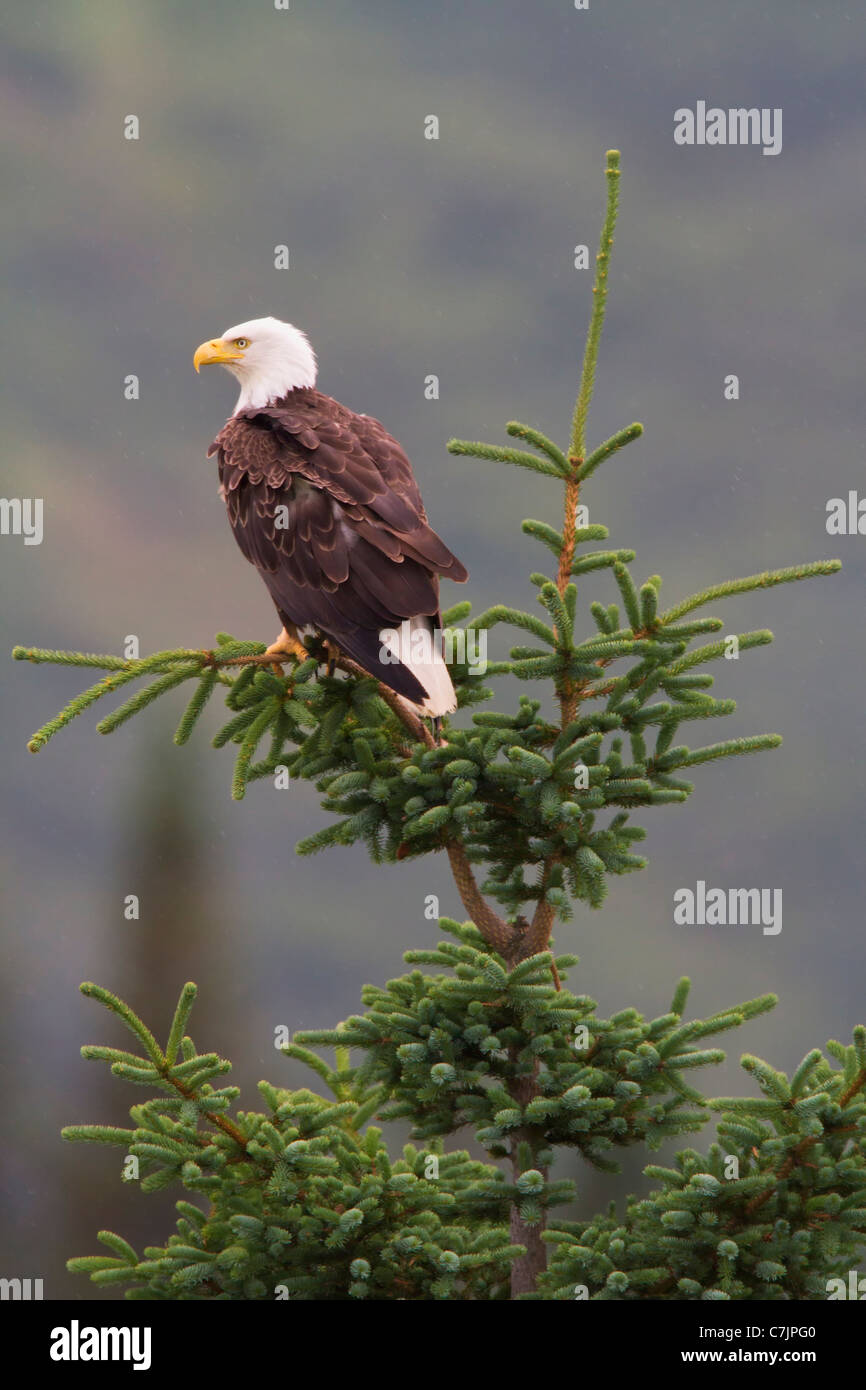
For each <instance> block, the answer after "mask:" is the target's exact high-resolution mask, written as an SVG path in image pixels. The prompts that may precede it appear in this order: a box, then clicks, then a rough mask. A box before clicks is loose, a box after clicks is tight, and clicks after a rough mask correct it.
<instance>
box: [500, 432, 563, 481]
mask: <svg viewBox="0 0 866 1390" xmlns="http://www.w3.org/2000/svg"><path fill="white" fill-rule="evenodd" d="M505 432H506V434H510V435H511V436H512V437H513V438H515V439H525V440H526V442H527V444H534V445H535V448H536V449H540V450H541V451H542V453H545V454H547V456H548V458H550V459H552V460H553V462H554V463H555V464H556V466H557V468H558V469H559V472H560V474H561V475H562V477H563V478H567V477H568V475H569V473H570V472H571V468H570V466H569V462H568V459H567V458H566V457H565V454H564V453H563V452H562V450H561V449H560V447H559V445H558V444H554V442H553V440H552V439H548V437H547V435H546V434H542V433H541V430H536V429H533V428H532V426H531V425H521V424H520V422H519V421H518V420H509V422H508V424H507V425H506V426H505Z"/></svg>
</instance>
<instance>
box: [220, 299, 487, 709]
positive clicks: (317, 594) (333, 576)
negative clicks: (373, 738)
mask: <svg viewBox="0 0 866 1390" xmlns="http://www.w3.org/2000/svg"><path fill="white" fill-rule="evenodd" d="M213 362H217V363H219V364H220V365H222V366H224V367H227V368H228V370H229V371H230V372H231V373H232V374H233V375H234V376H236V377H237V379H238V381H239V382H240V385H241V393H240V396H239V398H238V402H237V405H236V406H235V411H234V414H233V415H232V416H231V417H230V418H229V419H228V420H227V421H226V424H225V425H224V426H223V428H222V429H221V430H220V432H219V434H218V435H217V437H216V439H215V440H214V442H213V444H211V446H210V449H209V450H208V458H210V457H211V456H212V455H213V454H216V455H217V460H218V464H219V479H220V492H221V494H222V496H223V498H224V499H225V503H226V507H227V509H228V515H229V521H230V523H231V527H232V530H233V532H234V535H235V539H236V541H237V543H238V545H239V546H240V548H241V550H242V551H243V553H244V555H245V556H246V557H247V559H248V560H249V561H251V563H252V564H254V565H255V567H256V569H257V570H258V572H259V574H260V575H261V576H262V579H263V580H264V582H265V585H266V586H267V589H268V592H269V593H270V596H271V598H272V599H273V601H274V604H275V606H276V609H277V613H278V614H279V617H280V621H281V622H282V624H283V631H282V633H281V634H280V637H279V638H278V639H277V641H276V642H275V643H274V644H273V646H272V647H270V648H269V649H268V651H269V653H274V654H275V655H276V654H279V653H285V652H286V651H287V650H295V651H297V649H298V648H297V642H298V638H299V636H300V635H302V634H304V633H307V632H311V631H312V632H314V633H316V634H318V635H320V636H321V637H323V638H324V639H325V640H326V642H327V643H328V644H329V648H330V649H331V650H333V648H337V649H339V650H340V651H342V652H345V653H346V655H348V656H350V657H352V658H353V660H355V661H356V662H357V663H358V664H359V665H360V666H362V667H363V668H364V670H365V671H368V672H369V673H370V674H371V675H373V676H375V677H376V678H377V679H378V680H380V681H381V682H382V683H383V684H384V685H386V686H388V687H390V689H391V690H394V691H396V693H397V694H398V695H401V696H403V697H404V698H405V699H406V700H408V701H409V702H410V704H412V705H414V706H415V707H416V708H417V709H418V710H419V711H420V712H421V713H423V714H426V715H430V716H432V717H433V718H434V720H436V721H437V723H438V719H439V717H440V716H441V715H443V714H447V713H449V712H450V711H452V710H454V709H456V708H457V699H456V696H455V693H454V686H453V684H452V682H451V677H450V676H449V674H448V668H447V666H446V665H445V661H444V658H443V654H442V650H441V641H440V630H441V617H440V612H439V577H440V575H444V576H446V577H447V578H448V579H454V580H456V581H457V582H458V583H463V582H464V581H465V580H466V579H467V577H468V576H467V572H466V570H465V569H464V567H463V565H461V563H460V561H459V560H458V559H456V558H455V556H454V555H452V553H451V551H450V550H449V549H448V547H447V546H446V545H445V544H444V543H443V542H442V541H441V540H440V539H439V537H438V536H437V535H436V532H435V531H433V530H432V528H431V527H430V526H429V525H428V522H427V513H426V512H425V510H424V504H423V503H422V501H421V494H420V492H419V490H418V484H417V482H416V481H415V476H414V474H413V472H412V467H411V464H410V463H409V460H408V459H407V457H406V455H405V453H404V452H403V450H402V449H401V447H400V445H399V444H398V443H397V441H396V440H395V439H392V437H391V435H389V434H388V433H387V431H386V430H385V429H384V427H383V426H382V425H380V424H379V421H378V420H374V419H372V418H371V417H370V416H369V415H356V414H355V412H354V411H352V410H349V409H347V407H346V406H344V405H340V403H339V402H338V401H335V400H332V398H331V397H330V396H326V395H323V394H322V392H321V391H317V390H316V357H315V354H314V352H313V349H312V347H311V346H310V343H309V342H308V340H307V337H306V335H305V334H304V333H302V332H301V330H300V329H299V328H295V327H294V326H293V325H292V324H290V323H283V322H281V321H280V320H279V319H274V318H263V319H252V320H251V321H250V322H248V323H239V324H236V325H235V327H234V328H229V329H228V330H227V331H226V332H225V333H224V334H223V335H222V337H221V338H212V339H210V341H209V342H206V343H202V344H201V346H200V347H199V348H197V349H196V353H195V357H194V358H193V364H194V366H195V369H196V371H198V370H199V368H200V367H202V366H204V365H206V364H208V363H213Z"/></svg>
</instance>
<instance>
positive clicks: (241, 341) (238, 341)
mask: <svg viewBox="0 0 866 1390" xmlns="http://www.w3.org/2000/svg"><path fill="white" fill-rule="evenodd" d="M249 345H250V340H249V338H235V347H239V348H245V347H249Z"/></svg>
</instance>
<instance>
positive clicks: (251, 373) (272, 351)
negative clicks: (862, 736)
mask: <svg viewBox="0 0 866 1390" xmlns="http://www.w3.org/2000/svg"><path fill="white" fill-rule="evenodd" d="M211 362H219V363H220V365H221V366H223V367H228V369H229V371H230V372H231V373H232V375H233V376H236V377H237V379H238V381H239V382H240V384H241V394H240V396H239V397H238V403H237V405H236V406H235V414H236V415H237V413H238V411H239V410H246V409H250V408H252V409H257V408H258V407H259V406H263V405H268V404H269V403H270V402H271V401H275V400H278V399H279V397H280V396H285V395H286V393H287V392H288V391H294V390H295V389H296V388H297V387H299V386H315V384H316V354H315V353H314V352H313V349H312V348H311V347H310V344H309V341H308V339H307V335H306V334H305V333H302V332H301V330H300V328H295V325H294V324H293V323H283V322H282V320H281V319H272V318H267V319H250V320H249V322H248V323H236V324H235V326H234V328H227V329H226V331H225V333H224V334H223V335H222V337H221V338H211V339H210V340H209V341H208V342H206V343H202V344H201V346H200V347H198V348H196V351H195V357H194V358H193V366H194V367H195V369H196V371H198V370H199V368H200V367H203V366H207V365H208V364H209V363H211Z"/></svg>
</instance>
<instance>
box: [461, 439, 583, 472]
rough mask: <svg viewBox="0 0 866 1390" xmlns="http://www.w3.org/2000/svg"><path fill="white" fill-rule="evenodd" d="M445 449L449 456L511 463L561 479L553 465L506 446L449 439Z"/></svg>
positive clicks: (557, 469)
mask: <svg viewBox="0 0 866 1390" xmlns="http://www.w3.org/2000/svg"><path fill="white" fill-rule="evenodd" d="M446 448H447V449H448V452H449V454H459V455H461V456H462V457H463V458H477V459H493V460H494V461H495V462H497V463H513V464H516V465H517V466H518V468H530V469H532V471H533V472H535V473H545V474H546V475H547V476H548V477H550V478H561V477H562V476H563V475H562V470H561V469H560V468H558V467H557V466H556V464H555V463H550V462H548V461H547V460H546V459H542V458H539V457H538V455H537V454H528V453H526V452H525V451H524V450H523V449H509V447H508V446H507V445H506V444H481V443H478V442H477V441H473V440H470V439H449V441H448V443H447V445H446Z"/></svg>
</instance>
